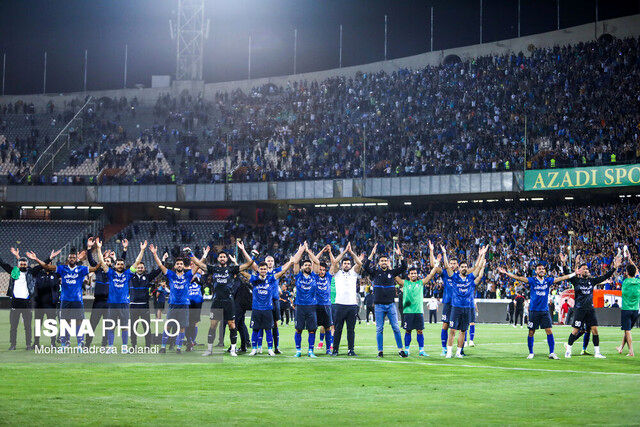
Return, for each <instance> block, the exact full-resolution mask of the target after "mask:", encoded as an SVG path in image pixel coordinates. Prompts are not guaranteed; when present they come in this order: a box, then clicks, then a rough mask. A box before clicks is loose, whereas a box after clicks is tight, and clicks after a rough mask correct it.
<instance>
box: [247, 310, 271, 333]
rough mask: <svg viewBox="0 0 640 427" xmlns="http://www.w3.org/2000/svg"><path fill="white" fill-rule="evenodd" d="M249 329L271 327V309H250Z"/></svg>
mask: <svg viewBox="0 0 640 427" xmlns="http://www.w3.org/2000/svg"><path fill="white" fill-rule="evenodd" d="M249 327H250V328H251V329H271V328H273V310H251V323H250V324H249Z"/></svg>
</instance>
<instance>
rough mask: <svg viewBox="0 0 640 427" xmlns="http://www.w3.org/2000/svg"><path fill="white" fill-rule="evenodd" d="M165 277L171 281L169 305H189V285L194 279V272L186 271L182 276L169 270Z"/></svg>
mask: <svg viewBox="0 0 640 427" xmlns="http://www.w3.org/2000/svg"><path fill="white" fill-rule="evenodd" d="M165 276H167V280H168V281H169V304H175V305H189V284H190V283H191V279H193V271H191V270H184V271H183V272H182V274H177V273H176V272H175V271H173V270H167V274H165Z"/></svg>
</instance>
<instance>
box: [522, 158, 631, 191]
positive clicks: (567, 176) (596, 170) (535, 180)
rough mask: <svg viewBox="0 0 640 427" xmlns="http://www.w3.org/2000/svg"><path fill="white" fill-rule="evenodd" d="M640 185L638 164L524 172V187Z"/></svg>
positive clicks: (531, 188) (554, 187)
mask: <svg viewBox="0 0 640 427" xmlns="http://www.w3.org/2000/svg"><path fill="white" fill-rule="evenodd" d="M629 185H640V164H635V165H611V166H594V167H590V168H569V169H535V170H530V171H525V172H524V189H525V191H532V190H573V189H580V188H603V187H625V186H629Z"/></svg>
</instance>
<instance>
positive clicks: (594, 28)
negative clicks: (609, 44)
mask: <svg viewBox="0 0 640 427" xmlns="http://www.w3.org/2000/svg"><path fill="white" fill-rule="evenodd" d="M593 38H594V39H596V40H598V0H596V21H595V23H594V24H593Z"/></svg>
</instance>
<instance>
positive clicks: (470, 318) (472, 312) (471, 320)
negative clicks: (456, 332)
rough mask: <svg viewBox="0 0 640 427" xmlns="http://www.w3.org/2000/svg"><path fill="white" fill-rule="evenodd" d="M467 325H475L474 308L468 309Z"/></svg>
mask: <svg viewBox="0 0 640 427" xmlns="http://www.w3.org/2000/svg"><path fill="white" fill-rule="evenodd" d="M469 323H476V308H475V307H470V308H469Z"/></svg>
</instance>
